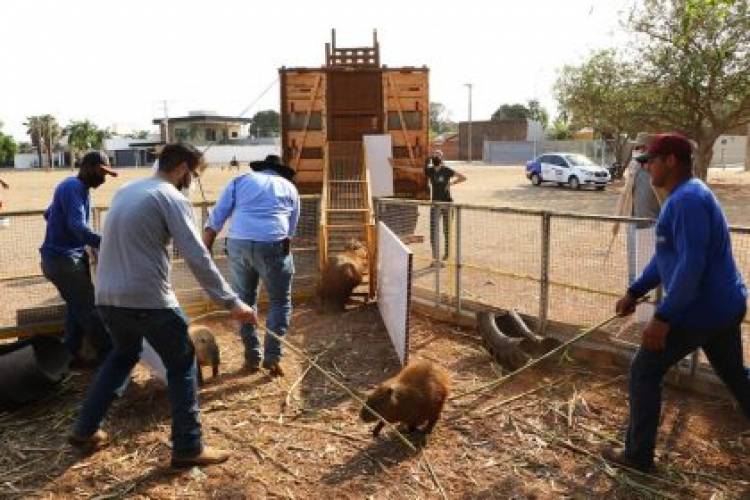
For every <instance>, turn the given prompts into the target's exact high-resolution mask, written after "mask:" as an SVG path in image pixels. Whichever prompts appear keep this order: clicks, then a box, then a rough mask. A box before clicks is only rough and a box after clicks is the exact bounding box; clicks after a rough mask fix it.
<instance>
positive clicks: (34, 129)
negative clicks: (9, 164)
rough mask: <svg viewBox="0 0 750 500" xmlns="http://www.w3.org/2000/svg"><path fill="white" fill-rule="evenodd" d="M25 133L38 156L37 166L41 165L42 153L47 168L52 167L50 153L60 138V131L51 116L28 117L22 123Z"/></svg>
mask: <svg viewBox="0 0 750 500" xmlns="http://www.w3.org/2000/svg"><path fill="white" fill-rule="evenodd" d="M24 126H25V127H26V133H27V134H29V137H30V138H31V143H32V144H33V145H34V147H35V148H36V150H37V154H38V155H39V166H41V165H42V151H46V153H47V166H48V167H49V168H51V167H52V151H53V150H54V148H55V146H57V143H58V142H59V141H60V138H61V137H62V129H61V128H60V125H59V124H58V123H57V119H56V118H55V117H54V116H52V115H37V116H29V117H27V118H26V122H25V123H24Z"/></svg>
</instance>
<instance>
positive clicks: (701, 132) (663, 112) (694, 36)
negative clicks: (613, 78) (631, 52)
mask: <svg viewBox="0 0 750 500" xmlns="http://www.w3.org/2000/svg"><path fill="white" fill-rule="evenodd" d="M627 24H628V26H629V27H630V28H631V29H632V30H633V31H634V32H635V33H636V34H638V35H639V36H638V37H637V38H636V40H635V42H636V43H635V49H636V50H637V53H638V54H639V58H638V62H639V64H638V68H639V70H640V71H641V80H642V81H643V82H644V83H645V84H647V85H649V86H651V87H652V88H654V89H655V91H656V92H655V95H653V96H652V99H650V104H651V109H650V116H649V121H650V122H652V123H660V124H663V125H665V126H669V127H671V128H672V129H675V130H678V131H680V132H683V133H685V134H686V135H687V136H688V137H690V138H692V139H694V140H695V141H696V142H697V144H698V149H697V159H696V160H697V161H696V165H695V167H696V174H697V175H699V176H700V177H701V178H702V179H705V178H706V175H707V173H708V166H709V163H710V161H711V157H712V155H713V145H714V142H715V141H716V139H717V138H718V137H719V135H721V134H722V133H724V132H726V131H727V130H729V129H732V128H734V127H738V126H742V125H743V124H747V123H749V122H750V77H748V75H750V3H748V1H747V0H644V3H643V6H642V7H639V8H638V10H637V11H636V10H633V12H632V13H631V14H630V16H629V18H628V20H627Z"/></svg>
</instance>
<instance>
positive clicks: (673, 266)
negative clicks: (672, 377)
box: [603, 134, 750, 471]
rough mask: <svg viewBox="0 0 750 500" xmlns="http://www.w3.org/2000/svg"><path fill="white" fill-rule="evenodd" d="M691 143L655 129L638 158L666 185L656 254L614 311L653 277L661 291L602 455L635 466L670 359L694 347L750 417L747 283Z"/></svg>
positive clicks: (630, 304)
mask: <svg viewBox="0 0 750 500" xmlns="http://www.w3.org/2000/svg"><path fill="white" fill-rule="evenodd" d="M691 149H692V148H691V145H690V142H689V141H688V140H687V139H685V138H684V137H683V136H681V135H678V134H660V135H658V136H656V137H655V138H654V140H653V142H652V143H651V145H650V146H649V147H648V149H647V151H646V152H645V153H644V154H643V155H641V156H640V157H639V158H638V160H639V161H645V162H646V168H647V169H648V170H649V173H650V174H651V183H652V184H653V185H654V186H655V187H657V188H663V189H664V190H665V191H666V192H667V193H669V195H668V198H667V200H666V202H665V203H664V205H663V206H662V211H661V213H660V214H659V218H658V219H657V222H656V254H655V255H654V257H653V258H652V259H651V262H650V263H649V264H648V265H647V266H646V269H645V270H644V271H643V274H642V275H641V276H640V277H639V278H638V279H636V281H635V282H634V283H633V284H632V285H631V286H630V288H629V289H628V291H627V293H626V294H625V295H624V296H623V297H622V298H620V300H618V301H617V305H616V311H617V313H618V314H620V315H623V316H624V315H628V314H631V313H632V312H633V311H634V309H635V304H636V300H637V299H638V298H639V297H642V296H644V295H645V294H646V293H647V292H648V291H649V290H652V289H654V288H656V287H657V286H659V285H662V286H663V287H664V292H665V296H664V299H663V300H662V301H661V303H660V304H659V305H658V307H657V308H656V312H655V313H654V315H653V317H652V318H651V320H650V321H649V322H648V324H647V325H646V326H645V328H644V329H643V332H642V334H641V335H642V336H641V347H640V349H638V351H637V353H636V354H635V357H634V358H633V362H632V364H631V366H630V384H629V393H630V419H629V422H628V429H627V434H626V437H625V448H624V450H622V451H619V450H615V449H612V448H609V449H606V450H604V453H603V454H604V457H605V458H607V459H608V460H611V461H613V462H615V463H618V464H620V465H626V466H628V467H631V468H635V469H638V470H641V471H649V470H651V469H653V467H654V448H655V446H656V434H657V429H658V425H659V415H660V412H661V387H662V380H663V378H664V375H665V374H666V373H667V371H668V370H669V368H670V367H672V366H673V365H675V364H676V363H677V362H679V361H680V360H681V359H682V358H684V357H685V356H686V355H688V354H690V353H691V352H693V351H695V350H696V349H698V348H701V349H703V352H705V354H706V357H707V358H708V360H709V362H710V363H711V366H712V367H713V368H714V370H715V371H716V374H717V375H718V376H719V378H721V380H722V381H723V382H724V384H726V386H727V388H728V389H729V390H730V392H731V393H732V394H733V395H734V397H735V398H736V399H737V401H738V403H739V405H740V408H741V409H742V411H743V413H744V414H745V415H746V416H747V417H748V418H750V370H748V369H747V368H745V367H744V365H743V351H742V336H741V330H740V326H741V322H742V319H743V318H744V316H745V310H746V308H747V289H746V287H745V284H744V282H743V280H742V277H741V276H740V273H739V271H738V269H737V265H736V264H735V261H734V257H733V256H732V246H731V242H730V239H729V229H728V226H727V221H726V217H725V216H724V213H723V211H722V210H721V207H720V206H719V203H718V200H717V199H716V197H715V196H714V194H713V193H712V192H711V191H710V190H709V189H708V187H707V186H706V185H705V184H704V183H703V182H701V181H700V180H699V179H695V178H693V176H692V171H691V164H692V162H691Z"/></svg>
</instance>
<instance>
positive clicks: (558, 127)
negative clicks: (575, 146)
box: [547, 112, 573, 141]
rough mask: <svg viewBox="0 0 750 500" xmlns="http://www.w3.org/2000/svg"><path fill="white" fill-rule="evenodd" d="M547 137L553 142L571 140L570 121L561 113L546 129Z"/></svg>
mask: <svg viewBox="0 0 750 500" xmlns="http://www.w3.org/2000/svg"><path fill="white" fill-rule="evenodd" d="M547 137H548V138H549V139H552V140H554V141H564V140H567V139H572V138H573V132H572V130H571V126H570V121H568V117H567V115H566V114H565V113H564V112H563V113H560V115H559V116H558V117H557V118H556V119H555V121H554V122H552V126H551V127H550V128H548V129H547Z"/></svg>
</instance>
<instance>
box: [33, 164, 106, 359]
mask: <svg viewBox="0 0 750 500" xmlns="http://www.w3.org/2000/svg"><path fill="white" fill-rule="evenodd" d="M106 175H111V176H114V177H116V176H117V172H116V171H114V170H113V169H112V168H110V166H109V159H108V158H107V156H106V155H105V154H104V153H102V152H101V151H91V152H89V153H86V155H85V156H84V157H83V159H82V160H81V165H80V168H79V170H78V175H77V176H75V177H68V178H67V179H65V180H63V181H62V182H61V183H60V184H58V185H57V187H56V188H55V193H54V195H53V197H52V203H50V206H49V208H47V210H46V211H45V212H44V219H45V220H46V221H47V230H46V233H45V236H44V243H43V244H42V246H41V248H40V249H39V252H40V253H41V256H42V273H43V274H44V276H45V277H46V278H47V279H48V280H50V281H51V282H52V284H54V285H55V288H57V290H58V291H59V292H60V295H61V296H62V298H63V300H64V301H65V303H66V304H67V306H68V316H67V319H66V322H65V339H64V343H65V345H66V347H67V348H68V350H69V351H70V353H71V354H72V355H73V356H76V357H77V356H78V354H79V350H80V348H81V343H82V340H83V337H82V333H85V334H86V335H89V336H90V337H89V338H90V340H91V342H92V344H93V345H94V347H95V349H96V350H97V355H98V358H99V360H101V359H103V358H104V356H105V355H106V354H107V352H108V351H109V349H110V346H111V344H110V341H109V337H108V336H107V333H106V332H105V330H104V327H103V326H102V322H101V319H100V318H99V315H98V313H97V312H96V309H95V306H94V286H93V284H92V283H91V273H90V271H89V258H88V254H87V253H86V247H89V248H90V249H94V251H96V250H98V248H99V243H100V241H101V237H100V236H99V235H98V234H97V233H95V232H94V231H93V230H92V229H91V227H89V218H90V214H91V196H90V193H89V190H90V189H91V188H93V189H96V188H98V187H99V186H101V185H102V184H103V183H104V180H105V177H106Z"/></svg>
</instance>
